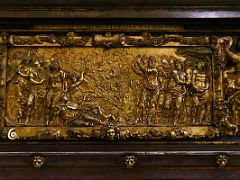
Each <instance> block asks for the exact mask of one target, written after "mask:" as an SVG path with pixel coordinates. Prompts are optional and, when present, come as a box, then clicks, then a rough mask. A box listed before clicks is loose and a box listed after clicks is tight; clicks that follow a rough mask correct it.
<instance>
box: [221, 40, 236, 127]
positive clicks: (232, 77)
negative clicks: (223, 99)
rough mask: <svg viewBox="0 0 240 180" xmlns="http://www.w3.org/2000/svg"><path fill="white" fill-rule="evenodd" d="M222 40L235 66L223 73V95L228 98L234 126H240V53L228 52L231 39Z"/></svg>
mask: <svg viewBox="0 0 240 180" xmlns="http://www.w3.org/2000/svg"><path fill="white" fill-rule="evenodd" d="M223 40H224V43H225V44H224V45H225V53H226V55H227V57H228V58H229V59H230V60H231V61H232V62H233V63H234V65H235V66H233V67H230V68H228V69H227V70H225V71H224V73H223V77H224V80H225V82H226V88H225V93H226V95H227V96H228V102H230V103H231V108H232V113H233V121H234V124H235V125H240V53H234V52H232V51H231V50H230V48H231V46H232V44H233V39H232V37H224V38H223Z"/></svg>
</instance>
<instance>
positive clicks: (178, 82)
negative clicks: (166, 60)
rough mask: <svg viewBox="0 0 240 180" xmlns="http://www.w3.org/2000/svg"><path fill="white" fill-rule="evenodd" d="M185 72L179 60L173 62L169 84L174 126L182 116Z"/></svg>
mask: <svg viewBox="0 0 240 180" xmlns="http://www.w3.org/2000/svg"><path fill="white" fill-rule="evenodd" d="M185 76H186V74H185V72H184V71H183V68H182V65H181V63H180V62H178V61H176V62H175V69H174V70H173V71H172V80H171V81H170V84H169V89H170V92H171V101H172V105H173V108H174V114H173V116H172V121H173V125H174V126H176V125H177V122H178V120H179V119H182V116H183V103H184V95H185V94H186V88H185V83H186V82H185Z"/></svg>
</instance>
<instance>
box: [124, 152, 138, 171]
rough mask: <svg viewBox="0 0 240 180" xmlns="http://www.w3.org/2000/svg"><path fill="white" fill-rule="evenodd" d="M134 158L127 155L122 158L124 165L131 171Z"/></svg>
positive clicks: (134, 161)
mask: <svg viewBox="0 0 240 180" xmlns="http://www.w3.org/2000/svg"><path fill="white" fill-rule="evenodd" d="M136 160H137V158H136V156H134V155H128V156H125V157H124V163H125V165H126V167H127V168H128V169H132V168H133V167H134V165H135V163H136Z"/></svg>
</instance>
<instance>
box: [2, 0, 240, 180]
mask: <svg viewBox="0 0 240 180" xmlns="http://www.w3.org/2000/svg"><path fill="white" fill-rule="evenodd" d="M66 3H68V5H66ZM140 11H141V12H140ZM56 21H57V22H56ZM239 21H240V2H237V1H234V0H228V1H226V0H212V1H207V0H201V1H196V0H195V1H191V2H190V1H187V0H183V1H182V2H181V3H180V1H176V0H172V1H161V2H159V1H156V0H150V1H141V2H140V1H139V0H136V1H134V0H132V1H123V0H117V1H114V2H112V1H110V0H103V1H101V2H100V1H98V0H90V1H82V2H79V1H77V0H72V1H66V0H58V1H53V0H52V1H47V0H38V1H30V0H25V1H17V0H8V1H4V2H3V1H1V2H0V30H1V31H2V32H4V31H14V32H18V31H22V32H24V31H25V32H40V31H42V27H43V25H50V24H52V23H56V24H58V25H61V24H66V25H70V26H68V28H67V26H63V27H60V28H61V30H62V31H70V30H73V31H79V29H78V28H77V27H76V28H73V26H71V25H73V24H75V25H76V24H79V23H82V24H94V23H97V24H109V23H115V24H132V23H135V24H143V25H144V24H147V23H148V24H161V25H163V27H165V28H162V29H161V30H159V31H160V32H162V33H166V32H171V33H178V34H191V35H196V34H216V35H232V36H234V37H236V39H238V38H239V32H240V23H239ZM146 22H147V23H146ZM45 31H49V30H47V29H45ZM51 31H54V29H52V30H51ZM36 155H40V156H43V157H44V158H45V164H44V165H43V166H42V167H41V168H34V167H33V165H32V159H33V157H34V156H36ZM127 155H134V156H136V158H137V160H136V165H135V167H134V168H133V169H127V168H126V166H125V164H124V157H125V156H127ZM219 155H225V156H227V157H228V163H227V165H226V167H224V168H220V167H219V166H218V164H217V162H216V158H217V157H218V156H219ZM0 167H1V169H0V179H16V178H17V179H33V178H35V179H38V178H39V179H43V178H45V179H53V178H54V179H69V178H70V177H71V178H72V179H80V178H82V179H144V178H145V179H177V178H179V179H186V178H191V179H203V178H209V179H217V178H218V179H221V178H223V179H226V178H231V179H234V178H235V179H239V178H240V170H239V167H240V139H239V138H236V137H226V138H221V139H214V140H212V141H208V140H201V141H160V142H145V143H141V142H129V143H120V142H118V143H117V142H116V143H110V142H103V143H99V142H91V143H78V142H74V143H62V142H56V141H55V142H41V143H38V144H36V143H34V142H29V143H26V142H25V143H23V142H12V143H11V142H1V143H0Z"/></svg>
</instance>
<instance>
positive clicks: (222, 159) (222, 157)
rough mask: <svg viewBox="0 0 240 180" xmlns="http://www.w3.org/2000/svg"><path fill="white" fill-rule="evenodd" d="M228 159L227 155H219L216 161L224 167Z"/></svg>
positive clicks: (219, 165)
mask: <svg viewBox="0 0 240 180" xmlns="http://www.w3.org/2000/svg"><path fill="white" fill-rule="evenodd" d="M228 159H229V158H228V157H227V156H226V155H218V156H217V157H216V163H217V165H218V167H220V168H224V167H225V166H226V165H227V163H228Z"/></svg>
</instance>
